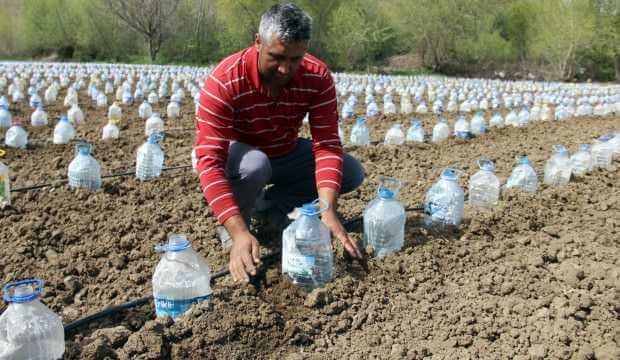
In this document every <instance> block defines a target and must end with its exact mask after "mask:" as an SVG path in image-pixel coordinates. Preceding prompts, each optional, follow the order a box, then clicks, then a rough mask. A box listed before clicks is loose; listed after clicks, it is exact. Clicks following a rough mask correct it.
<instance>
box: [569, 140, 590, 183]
mask: <svg viewBox="0 0 620 360" xmlns="http://www.w3.org/2000/svg"><path fill="white" fill-rule="evenodd" d="M591 149H592V146H590V144H579V147H578V149H577V152H576V153H574V154H573V156H571V158H570V161H571V166H572V168H573V175H574V176H576V177H580V176H584V175H586V174H589V173H591V172H592V154H591V153H590V151H591Z"/></svg>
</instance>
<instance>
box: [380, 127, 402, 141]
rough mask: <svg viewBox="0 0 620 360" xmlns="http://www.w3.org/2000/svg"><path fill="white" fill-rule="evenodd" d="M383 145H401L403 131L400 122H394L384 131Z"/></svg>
mask: <svg viewBox="0 0 620 360" xmlns="http://www.w3.org/2000/svg"><path fill="white" fill-rule="evenodd" d="M384 143H385V145H402V144H404V143H405V132H404V131H403V128H402V126H401V125H400V124H394V125H392V127H391V128H390V129H389V130H388V131H387V133H385V140H384Z"/></svg>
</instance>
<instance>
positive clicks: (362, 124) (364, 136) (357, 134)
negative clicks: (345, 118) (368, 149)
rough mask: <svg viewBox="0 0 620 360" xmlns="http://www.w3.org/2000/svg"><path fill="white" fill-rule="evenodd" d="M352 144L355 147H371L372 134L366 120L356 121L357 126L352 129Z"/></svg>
mask: <svg viewBox="0 0 620 360" xmlns="http://www.w3.org/2000/svg"><path fill="white" fill-rule="evenodd" d="M351 144H353V145H369V144H370V134H369V131H368V127H366V119H365V118H363V117H358V118H357V119H356V120H355V125H353V128H352V129H351Z"/></svg>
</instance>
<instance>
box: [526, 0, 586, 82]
mask: <svg viewBox="0 0 620 360" xmlns="http://www.w3.org/2000/svg"><path fill="white" fill-rule="evenodd" d="M530 4H531V6H533V7H534V8H535V9H536V14H537V15H536V17H535V19H534V20H533V23H532V26H531V27H530V30H531V34H532V36H531V38H532V42H531V45H530V52H531V54H532V55H533V56H534V57H536V58H539V59H541V60H543V61H544V62H545V63H546V64H547V65H548V66H549V68H550V70H551V72H550V74H549V75H550V76H549V77H551V78H553V79H560V80H567V79H571V78H572V77H573V76H574V75H575V73H576V71H577V67H578V66H577V65H578V63H579V61H578V60H579V59H578V58H577V55H579V54H580V52H582V51H583V50H584V49H586V48H588V47H590V45H591V42H592V40H593V39H594V27H595V18H594V10H593V7H592V3H591V1H590V0H546V1H540V2H538V1H530Z"/></svg>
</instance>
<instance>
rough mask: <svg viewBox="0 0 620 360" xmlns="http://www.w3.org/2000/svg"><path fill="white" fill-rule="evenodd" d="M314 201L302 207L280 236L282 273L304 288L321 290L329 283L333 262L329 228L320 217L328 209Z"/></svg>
mask: <svg viewBox="0 0 620 360" xmlns="http://www.w3.org/2000/svg"><path fill="white" fill-rule="evenodd" d="M320 202H321V200H320V199H317V200H315V201H314V202H312V203H308V204H304V205H303V206H302V208H301V210H300V216H299V217H298V218H297V220H295V221H293V222H292V223H291V224H290V225H289V226H288V227H287V228H286V229H284V232H283V234H282V273H283V274H286V275H287V276H288V277H289V278H290V279H291V281H292V282H293V284H295V285H297V286H300V287H303V288H305V289H308V290H310V289H314V288H318V287H323V286H325V284H327V283H328V282H330V281H331V280H332V276H333V268H334V259H333V253H332V243H331V237H330V233H329V229H328V228H327V226H325V224H323V222H322V221H321V219H319V214H320V213H322V212H323V211H325V210H327V206H326V204H325V203H324V202H323V208H322V209H321V208H320V207H321V203H320Z"/></svg>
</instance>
